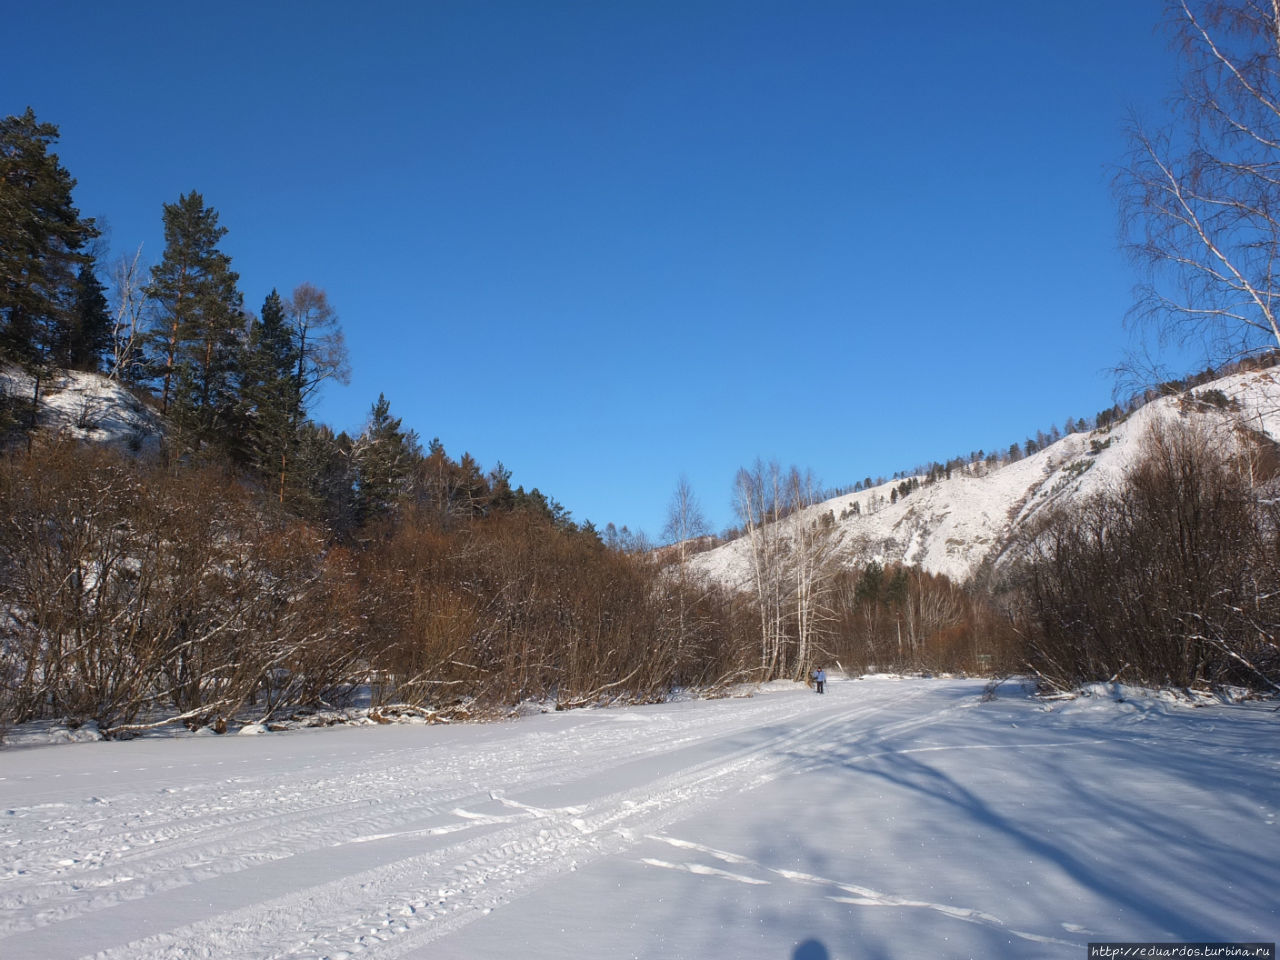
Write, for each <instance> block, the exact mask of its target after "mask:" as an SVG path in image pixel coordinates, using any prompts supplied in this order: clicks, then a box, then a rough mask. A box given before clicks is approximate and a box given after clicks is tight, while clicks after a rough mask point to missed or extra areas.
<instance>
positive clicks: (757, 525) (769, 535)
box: [733, 460, 786, 677]
mask: <svg viewBox="0 0 1280 960" xmlns="http://www.w3.org/2000/svg"><path fill="white" fill-rule="evenodd" d="M733 506H734V510H735V511H736V512H737V514H738V519H739V520H741V521H742V528H743V530H744V532H745V534H746V540H747V549H748V550H749V551H750V559H751V582H752V587H753V588H754V590H755V595H756V604H757V606H758V607H759V613H760V669H761V671H762V672H763V674H764V675H765V676H766V677H769V676H774V675H776V673H777V671H778V670H779V668H780V666H781V660H782V655H783V642H784V639H785V636H786V634H785V628H784V617H785V610H784V604H785V602H786V585H785V583H784V578H785V574H784V571H783V564H782V538H781V531H780V530H779V528H778V521H779V520H780V519H781V517H782V507H783V481H782V469H781V467H779V466H778V462H777V461H776V460H771V461H770V462H769V463H768V464H765V463H763V462H762V461H760V460H756V462H755V466H754V467H752V469H750V470H747V469H746V468H745V467H744V468H742V469H740V470H739V471H738V475H737V477H736V478H735V481H734V504H733Z"/></svg>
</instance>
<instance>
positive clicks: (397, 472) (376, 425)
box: [354, 394, 422, 523]
mask: <svg viewBox="0 0 1280 960" xmlns="http://www.w3.org/2000/svg"><path fill="white" fill-rule="evenodd" d="M421 459H422V447H421V445H420V444H419V443H418V435H417V433H415V432H414V431H412V430H404V429H402V428H401V426H400V418H399V417H393V416H391V403H390V401H388V400H387V398H386V396H385V395H383V394H378V402H377V403H375V404H374V405H373V410H372V411H371V412H370V414H369V422H368V423H367V424H366V425H365V428H364V431H363V432H362V433H361V434H360V437H359V438H358V439H357V440H356V442H355V449H354V460H355V465H356V476H357V487H356V512H357V518H358V520H359V522H361V523H368V522H369V521H371V520H374V519H377V518H378V517H381V516H383V515H385V514H387V513H388V512H390V510H391V509H392V507H394V506H395V504H396V502H397V501H398V500H399V499H400V495H401V494H402V493H403V492H404V491H405V489H406V488H407V486H408V483H409V480H410V478H411V477H412V475H413V471H414V468H415V466H417V464H418V462H419V461H420V460H421Z"/></svg>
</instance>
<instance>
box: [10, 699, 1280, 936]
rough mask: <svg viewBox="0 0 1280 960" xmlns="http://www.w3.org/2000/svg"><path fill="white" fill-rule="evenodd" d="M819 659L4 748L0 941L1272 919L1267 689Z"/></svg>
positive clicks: (1046, 930)
mask: <svg viewBox="0 0 1280 960" xmlns="http://www.w3.org/2000/svg"><path fill="white" fill-rule="evenodd" d="M829 689H830V693H829V694H828V695H827V696H823V697H818V696H816V695H814V694H812V693H811V692H809V691H808V690H807V689H805V688H803V687H797V688H791V689H776V688H775V689H773V690H770V691H768V692H764V693H762V694H760V695H758V696H756V697H754V698H751V699H733V700H721V701H713V702H687V703H677V704H667V705H662V706H652V707H644V708H632V709H610V710H583V711H574V712H570V713H560V714H548V715H544V716H537V717H531V718H526V719H524V720H521V721H518V722H515V723H505V724H493V725H483V726H481V725H477V726H459V727H438V726H436V727H431V726H418V725H413V726H392V727H375V728H367V727H362V728H347V729H343V728H332V729H328V730H323V731H307V732H301V731H300V732H297V733H288V734H272V735H268V736H262V737H251V738H243V737H240V738H198V739H187V740H170V741H166V740H146V741H135V742H132V743H96V744H72V745H64V746H55V747H39V748H28V749H20V750H8V751H5V752H3V753H0V957H4V958H5V960H26V958H32V960H35V958H40V960H58V958H76V957H96V958H101V960H123V958H130V960H134V958H160V957H165V958H179V957H181V958H196V957H210V958H212V957H219V958H221V957H226V958H230V957H236V958H250V960H252V958H284V957H290V958H309V960H320V958H330V960H338V958H346V960H350V958H357V957H358V958H361V960H365V958H367V960H383V958H391V957H415V958H417V957H422V958H425V957H432V958H440V957H458V958H464V957H468V958H474V957H508V956H518V957H543V956H546V957H551V956H555V957H563V956H565V955H566V954H568V955H578V956H584V957H596V956H608V957H630V956H635V957H655V958H656V957H704V956H742V957H755V956H760V957H774V956H776V957H784V958H785V957H790V956H791V951H792V950H793V949H794V948H795V946H796V945H797V944H799V943H801V942H802V941H805V940H817V941H818V942H820V943H821V944H823V946H824V947H825V949H826V950H827V951H828V952H829V955H830V956H831V957H832V958H836V957H881V956H883V957H889V956H893V957H936V956H951V955H956V956H961V955H964V956H968V955H973V956H1051V957H1073V958H1074V957H1079V956H1081V955H1083V952H1084V944H1085V943H1087V942H1088V940H1090V939H1114V940H1146V939H1212V940H1218V939H1222V940H1273V939H1275V937H1276V932H1277V930H1280V912H1278V911H1277V906H1276V902H1275V899H1276V898H1275V897H1274V890H1275V889H1276V887H1277V881H1280V866H1278V865H1277V864H1280V857H1278V856H1277V854H1280V834H1277V826H1276V813H1277V809H1278V808H1280V790H1278V789H1277V784H1278V783H1280V776H1278V775H1280V740H1278V739H1277V737H1276V733H1277V724H1278V723H1280V720H1278V719H1277V714H1276V713H1274V712H1272V709H1273V708H1270V707H1267V706H1265V705H1258V704H1252V705H1239V706H1216V705H1215V706H1206V707H1201V708H1198V709H1193V708H1191V707H1190V706H1187V705H1182V704H1178V703H1171V702H1166V701H1160V700H1150V699H1148V700H1142V699H1138V700H1136V701H1134V702H1126V703H1117V702H1116V701H1115V700H1114V698H1112V697H1109V696H1098V697H1094V698H1090V699H1087V700H1076V701H1069V702H1066V703H1057V704H1050V705H1046V704H1043V703H1039V702H1037V701H1034V700H1031V699H1028V698H1027V697H1026V696H1025V695H1024V694H1022V693H1020V692H1019V691H1018V689H1017V688H1016V687H1015V688H1013V689H1009V687H1008V686H1006V687H1005V688H1002V697H1001V699H998V700H996V701H995V702H989V703H984V702H981V693H982V684H981V683H980V682H975V681H936V680H935V681H924V680H892V679H887V678H875V679H869V680H863V681H857V682H835V683H832V684H831V685H830V688H829ZM1099 692H1101V691H1099Z"/></svg>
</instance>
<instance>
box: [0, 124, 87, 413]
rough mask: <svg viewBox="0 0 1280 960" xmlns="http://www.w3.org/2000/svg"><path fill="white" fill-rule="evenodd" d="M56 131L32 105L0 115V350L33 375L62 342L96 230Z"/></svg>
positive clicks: (38, 373) (36, 397)
mask: <svg viewBox="0 0 1280 960" xmlns="http://www.w3.org/2000/svg"><path fill="white" fill-rule="evenodd" d="M57 140H58V128H57V127H56V126H54V125H53V124H51V123H40V122H38V121H37V120H36V116H35V113H34V112H33V111H32V110H31V108H30V107H28V108H27V110H26V112H25V113H23V114H22V116H20V117H14V116H9V117H5V118H4V119H3V120H0V355H2V356H7V357H9V358H10V359H12V360H16V361H18V362H19V363H22V364H24V365H26V366H27V367H28V368H29V369H32V370H33V371H34V372H35V373H36V386H35V392H34V394H33V396H32V411H33V418H34V410H35V409H36V404H37V401H38V400H39V392H40V379H41V374H42V372H43V370H44V368H45V367H46V366H47V365H48V364H49V363H51V362H53V361H54V360H55V359H56V358H55V352H56V350H57V348H58V346H59V344H60V343H63V342H65V340H66V338H67V331H68V328H69V326H70V323H71V317H72V315H73V312H74V302H75V288H76V273H77V271H78V270H79V268H80V267H81V266H82V265H83V264H86V263H88V261H89V257H88V255H87V254H85V253H82V252H81V250H82V248H83V247H84V244H85V242H86V241H88V240H91V239H92V238H94V237H96V236H97V235H98V230H97V227H96V226H95V225H94V222H93V220H91V219H83V218H81V216H80V212H79V210H77V209H76V207H75V205H74V204H73V203H72V200H71V191H72V188H74V187H75V183H76V182H75V180H74V179H72V177H71V175H70V174H69V173H68V172H67V171H66V169H65V168H64V167H63V166H62V163H61V162H60V161H59V159H58V156H57V154H55V153H51V152H50V149H49V148H50V147H51V146H52V145H53V144H54V143H56V142H57Z"/></svg>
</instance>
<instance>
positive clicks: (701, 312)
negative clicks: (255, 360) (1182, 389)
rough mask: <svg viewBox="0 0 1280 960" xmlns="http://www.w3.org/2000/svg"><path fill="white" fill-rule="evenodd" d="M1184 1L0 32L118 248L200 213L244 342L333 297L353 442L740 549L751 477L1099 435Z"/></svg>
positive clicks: (450, 14) (281, 7) (0, 76)
mask: <svg viewBox="0 0 1280 960" xmlns="http://www.w3.org/2000/svg"><path fill="white" fill-rule="evenodd" d="M1162 17H1163V5H1162V4H1161V3H1160V2H1159V0H1124V2H1116V0H1075V2H1071V3H1067V2H1032V3H1028V2H1026V0H974V2H969V3H964V4H957V3H954V2H950V0H945V2H944V0H921V2H916V3H911V4H906V3H901V4H899V3H878V2H877V3H873V2H854V0H847V2H832V3H823V2H807V0H800V2H752V0H746V2H702V0H682V2H670V3H668V2H654V0H646V2H639V0H635V2H607V0H603V2H602V0H596V2H587V0H582V2H561V0H537V2H533V0H529V2H431V0H425V2H415V3H378V2H373V3H368V4H364V5H360V6H358V7H357V6H355V5H352V4H350V3H337V2H329V0H310V2H305V3H302V2H292V3H290V2H272V3H240V2H227V3H221V4H212V5H211V4H200V5H195V4H183V3H172V2H163V3H160V2H157V3H127V2H126V3H120V4H87V3H86V4H68V3H46V4H20V5H19V4H11V5H10V9H8V10H7V11H6V14H5V20H6V32H7V34H8V36H7V40H6V44H5V47H6V54H5V57H4V58H3V59H0V90H3V91H4V94H5V96H4V99H5V101H6V102H5V104H3V105H0V109H3V110H4V112H5V113H19V112H21V110H22V109H23V108H25V107H26V106H27V105H30V106H32V107H33V108H34V109H35V111H36V114H37V116H38V117H39V118H40V119H42V120H46V121H49V122H52V123H55V124H58V125H59V127H60V128H61V132H62V140H61V144H60V147H59V152H60V155H61V156H62V159H63V162H64V163H65V165H66V166H67V167H68V168H69V169H70V171H71V173H72V175H73V176H75V177H76V178H77V179H78V181H79V185H78V187H77V191H76V198H77V201H78V203H79V205H80V207H81V210H82V211H83V212H84V213H86V214H89V215H96V216H100V217H104V218H105V219H106V220H108V221H109V223H110V226H111V245H112V249H113V251H114V252H115V253H120V252H124V251H131V250H133V249H134V248H135V247H136V246H137V245H138V244H139V243H143V244H145V247H144V258H146V259H149V260H150V261H151V262H154V261H155V260H157V259H158V258H159V256H160V254H161V251H162V247H163V242H162V230H161V221H160V214H161V205H162V204H163V203H166V202H172V201H174V200H176V199H177V197H178V195H179V194H181V193H184V192H186V191H189V190H192V189H195V190H199V191H200V192H201V193H202V194H203V195H204V197H205V200H206V202H207V203H209V204H211V205H212V206H213V207H215V208H216V209H217V210H218V212H219V214H220V217H221V222H222V224H223V225H224V226H226V227H227V228H228V230H229V233H228V234H227V236H226V238H225V239H224V241H223V249H224V250H225V251H226V252H227V253H228V254H229V255H230V256H231V257H232V260H233V265H234V267H235V269H237V270H238V271H239V273H240V276H241V288H242V290H243V291H244V294H245V302H246V304H247V305H248V306H251V307H252V308H254V309H256V308H257V307H259V306H260V305H261V303H262V300H263V298H264V297H265V296H266V294H267V293H268V292H269V291H270V290H271V288H272V287H278V288H279V289H280V290H281V291H282V292H287V291H289V290H291V289H292V288H293V287H294V286H296V285H297V284H299V283H301V282H303V281H309V282H311V283H314V284H316V285H317V286H320V287H322V288H324V289H325V290H327V291H328V293H329V296H330V299H331V301H332V302H333V304H334V305H335V307H336V308H337V310H338V312H339V314H340V316H341V318H342V323H343V327H344V329H345V331H346V335H347V338H348V343H349V346H350V349H351V359H352V366H353V368H354V376H353V378H352V382H351V385H350V386H349V387H340V386H330V387H329V388H327V390H326V392H325V394H324V396H323V398H322V400H321V402H320V403H319V404H318V405H317V407H316V408H315V410H314V411H313V412H314V414H315V416H316V417H317V418H318V419H321V420H324V421H326V422H328V423H330V424H332V425H333V426H334V427H335V428H338V429H346V430H349V431H357V430H359V428H360V426H361V424H362V422H363V421H364V419H365V417H366V416H367V414H368V411H369V408H370V406H371V405H372V403H373V401H374V400H376V398H377V396H378V393H379V392H380V391H381V392H385V393H386V395H387V397H388V399H389V400H390V401H391V405H392V410H393V412H394V413H395V414H397V415H399V416H402V417H403V418H404V421H405V423H406V425H409V426H412V427H413V428H414V429H416V430H417V431H418V432H419V433H420V434H421V436H422V438H423V439H424V441H425V440H428V439H430V438H431V437H433V436H438V437H440V439H441V440H442V441H443V442H444V444H445V447H446V449H447V450H448V451H449V452H450V453H452V454H454V455H455V456H457V455H461V454H462V453H463V452H464V451H469V452H470V453H472V455H474V456H475V457H476V458H477V459H478V460H479V461H480V462H481V463H482V464H484V465H485V466H486V467H489V466H492V465H493V464H494V462H495V461H497V460H499V459H501V460H502V461H503V462H504V463H505V464H506V465H507V466H508V467H509V468H511V469H512V470H513V471H514V478H513V480H514V482H516V483H522V484H524V485H525V486H526V487H532V486H537V487H539V488H541V489H542V490H543V491H544V492H546V493H548V494H550V495H552V496H554V497H556V498H557V499H559V500H560V501H561V502H562V503H564V504H565V506H567V507H568V508H569V509H570V510H571V511H572V512H573V515H574V516H575V518H577V519H580V520H581V519H590V520H592V521H594V522H595V523H596V524H597V525H598V526H603V525H604V524H605V523H606V522H609V521H613V522H614V523H617V524H618V525H622V524H627V525H629V526H631V527H632V528H633V529H636V528H642V529H644V530H646V531H647V532H648V533H650V534H651V535H656V534H657V533H658V532H659V531H660V530H661V527H662V524H663V517H664V513H665V509H666V504H667V501H668V499H669V497H670V494H671V491H672V489H673V487H674V485H675V483H676V480H677V478H678V477H679V475H680V474H681V473H685V474H687V475H688V477H689V479H690V481H691V483H692V485H693V487H694V490H695V491H696V492H697V494H698V495H699V497H700V499H701V500H702V502H703V505H704V508H705V510H706V513H707V514H708V518H709V519H710V521H711V523H712V525H713V526H714V527H716V528H720V527H723V526H725V525H727V524H729V523H730V522H731V521H732V511H731V508H730V493H731V484H732V480H733V475H734V472H735V470H736V469H737V468H738V467H739V466H741V465H744V464H749V463H750V462H751V461H752V460H754V459H755V458H756V457H757V456H761V457H764V458H771V457H772V458H777V459H778V460H780V461H781V462H782V463H783V464H784V465H786V464H791V463H795V464H797V465H799V466H801V467H809V468H812V469H813V471H814V472H815V473H816V474H817V476H819V477H820V478H821V480H822V481H823V482H824V483H825V484H827V485H829V486H837V485H844V484H851V483H853V482H854V481H855V480H858V479H861V478H862V477H865V476H867V475H872V476H875V475H878V474H884V475H889V474H891V473H893V472H894V471H895V470H898V469H902V468H908V467H911V466H914V465H916V464H918V463H921V462H926V461H929V460H932V459H935V458H936V459H946V458H947V457H949V456H952V455H955V454H958V453H962V452H965V453H967V452H968V451H970V450H973V449H977V448H984V449H991V448H995V447H1000V448H1006V447H1007V446H1008V445H1009V443H1011V442H1013V441H1015V440H1019V441H1020V440H1022V439H1023V438H1025V437H1026V436H1027V435H1028V434H1034V432H1035V430H1036V429H1038V428H1044V429H1047V428H1048V427H1049V426H1050V424H1053V423H1057V424H1059V425H1060V424H1061V423H1062V422H1063V421H1064V420H1065V419H1066V418H1067V417H1068V416H1073V417H1079V416H1083V415H1092V414H1093V413H1095V412H1097V411H1098V410H1099V409H1101V408H1103V407H1105V406H1108V405H1109V404H1110V403H1111V402H1112V390H1113V387H1114V383H1115V381H1114V376H1113V375H1112V373H1111V372H1110V370H1111V368H1112V367H1113V366H1114V365H1115V364H1116V363H1117V362H1119V361H1120V360H1121V359H1122V357H1123V355H1124V353H1125V351H1126V349H1127V348H1128V346H1129V337H1128V335H1127V333H1126V332H1125V330H1124V327H1123V317H1124V314H1125V312H1126V310H1127V309H1128V307H1129V305H1130V303H1131V288H1132V286H1133V284H1134V282H1135V281H1136V279H1137V277H1136V275H1135V273H1134V271H1133V269H1132V267H1131V266H1130V264H1129V263H1128V261H1127V260H1126V258H1125V256H1124V254H1123V252H1122V251H1121V249H1120V247H1119V236H1118V221H1117V215H1116V208H1115V202H1114V198H1113V196H1112V193H1111V188H1110V181H1111V178H1112V175H1113V172H1114V168H1115V166H1116V165H1117V164H1119V163H1120V162H1122V160H1123V156H1124V151H1125V139H1124V132H1123V127H1124V120H1125V117H1126V115H1127V113H1128V111H1129V110H1130V109H1136V110H1138V111H1139V112H1141V113H1143V114H1144V115H1146V116H1150V117H1157V118H1158V117H1159V116H1160V115H1161V112H1162V110H1163V103H1164V100H1165V98H1166V97H1167V96H1168V94H1169V93H1170V92H1171V91H1172V89H1173V82H1174V69H1175V61H1174V56H1173V54H1172V52H1171V51H1170V50H1169V47H1168V43H1167V40H1166V37H1165V35H1164V33H1163V32H1162V31H1160V30H1159V29H1158V24H1159V22H1160V21H1161V19H1162Z"/></svg>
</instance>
